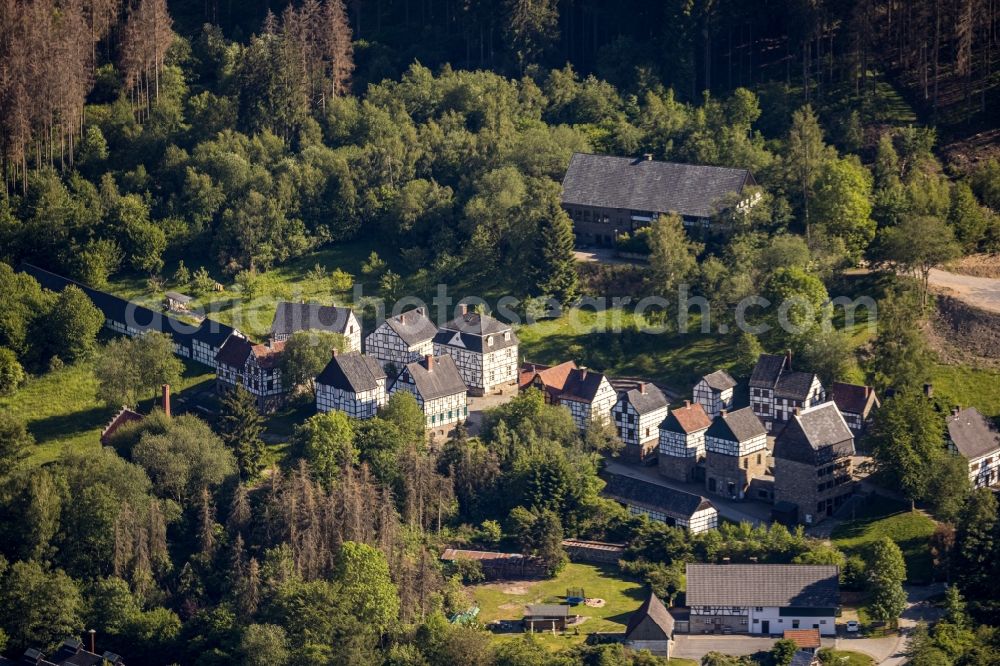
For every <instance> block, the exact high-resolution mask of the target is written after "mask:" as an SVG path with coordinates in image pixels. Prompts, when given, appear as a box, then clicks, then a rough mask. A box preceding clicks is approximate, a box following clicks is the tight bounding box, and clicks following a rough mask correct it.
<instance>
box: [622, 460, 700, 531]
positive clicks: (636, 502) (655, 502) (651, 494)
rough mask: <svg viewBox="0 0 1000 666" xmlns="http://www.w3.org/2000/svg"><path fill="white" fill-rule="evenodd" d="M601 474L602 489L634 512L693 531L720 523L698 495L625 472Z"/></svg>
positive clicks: (636, 514)
mask: <svg viewBox="0 0 1000 666" xmlns="http://www.w3.org/2000/svg"><path fill="white" fill-rule="evenodd" d="M602 477H603V478H604V479H605V481H606V482H607V485H606V486H605V487H604V490H603V491H602V492H603V493H604V494H605V495H607V496H608V497H610V498H611V499H613V500H615V501H616V502H619V503H621V504H623V505H625V507H626V508H627V509H628V511H629V513H631V514H632V515H634V516H648V517H649V519H650V520H656V521H659V522H662V523H666V524H667V525H671V526H675V527H684V528H686V529H688V530H690V531H691V532H694V533H698V532H704V531H706V530H710V529H714V528H716V527H718V525H719V513H718V511H717V510H716V508H715V506H714V505H713V504H712V503H711V502H710V501H709V500H707V499H705V498H704V497H702V496H700V495H695V494H692V493H688V492H685V491H683V490H677V489H676V488H671V487H669V486H664V485H660V484H659V483H656V482H654V481H648V480H646V479H641V478H636V477H632V476H626V475H624V474H617V473H607V474H606V475H605V474H602Z"/></svg>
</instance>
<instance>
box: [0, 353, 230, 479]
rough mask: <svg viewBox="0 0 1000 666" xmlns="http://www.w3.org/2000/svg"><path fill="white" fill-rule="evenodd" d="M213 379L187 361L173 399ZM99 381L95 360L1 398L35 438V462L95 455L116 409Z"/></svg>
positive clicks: (145, 407) (143, 407)
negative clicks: (100, 394) (100, 391)
mask: <svg viewBox="0 0 1000 666" xmlns="http://www.w3.org/2000/svg"><path fill="white" fill-rule="evenodd" d="M212 381H214V375H213V374H212V372H211V370H209V369H208V368H206V367H205V366H203V365H201V364H198V363H193V362H185V368H184V375H183V377H182V378H181V382H180V385H179V386H174V387H172V388H173V394H174V395H175V396H176V397H177V399H178V400H183V399H184V398H185V396H186V395H189V394H190V393H193V392H195V391H202V390H205V389H206V388H208V387H209V386H210V385H211V382H212ZM96 393H97V379H96V378H95V377H94V365H93V362H92V361H83V362H80V363H77V364H76V365H72V366H66V367H63V368H61V369H59V370H55V371H53V372H49V373H47V374H45V375H42V376H40V377H33V378H31V379H30V380H28V383H27V385H25V386H23V387H22V388H21V389H20V390H19V391H18V392H17V393H15V394H14V395H12V396H8V397H5V398H0V409H2V410H4V411H9V412H10V413H12V414H13V415H14V416H16V417H19V418H22V419H24V420H25V422H26V423H27V425H28V430H29V431H31V434H32V435H33V436H34V437H35V449H34V450H33V451H32V454H31V459H30V462H32V463H33V464H39V465H41V464H44V463H47V462H51V461H53V460H55V459H56V458H58V457H59V455H60V454H61V453H62V452H63V451H64V450H65V449H71V450H74V451H87V450H96V449H97V448H98V447H99V446H100V441H99V438H100V435H101V430H102V429H103V428H104V426H105V425H107V422H108V420H109V419H110V418H111V417H112V416H113V415H114V412H115V410H114V409H112V408H109V407H107V406H106V405H104V404H103V403H101V402H99V401H98V400H97V398H96ZM152 405H153V399H152V397H150V398H149V399H148V400H145V401H143V402H142V403H141V404H140V405H139V411H140V412H147V411H149V409H151V408H152Z"/></svg>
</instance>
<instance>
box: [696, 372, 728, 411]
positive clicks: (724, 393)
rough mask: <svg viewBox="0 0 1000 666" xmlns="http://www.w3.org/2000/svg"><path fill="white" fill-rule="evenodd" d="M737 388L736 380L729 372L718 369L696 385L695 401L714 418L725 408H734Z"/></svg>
mask: <svg viewBox="0 0 1000 666" xmlns="http://www.w3.org/2000/svg"><path fill="white" fill-rule="evenodd" d="M735 388H736V380H735V379H733V378H732V377H731V376H730V375H729V373H728V372H726V371H725V370H716V371H715V372H713V373H710V374H707V375H705V376H704V377H702V378H701V379H700V380H699V381H698V383H697V384H695V385H694V391H693V394H694V401H695V402H696V403H698V404H699V405H701V406H702V408H703V409H704V410H705V413H706V414H708V417H709V418H711V419H714V418H715V417H716V416H718V415H719V412H721V411H722V410H723V409H732V406H733V389H735Z"/></svg>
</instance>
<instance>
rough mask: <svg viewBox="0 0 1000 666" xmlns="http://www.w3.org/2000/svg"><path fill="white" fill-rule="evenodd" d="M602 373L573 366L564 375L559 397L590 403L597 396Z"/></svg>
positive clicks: (602, 376) (602, 377) (602, 378)
mask: <svg viewBox="0 0 1000 666" xmlns="http://www.w3.org/2000/svg"><path fill="white" fill-rule="evenodd" d="M603 380H604V375H603V374H601V373H600V372H594V371H593V370H588V369H587V368H573V369H572V370H570V371H569V374H568V375H567V376H566V383H565V384H564V385H563V390H562V392H561V393H560V394H559V398H560V399H564V400H575V401H577V402H586V403H591V402H593V401H594V398H595V397H597V391H598V389H600V388H601V382H602V381H603Z"/></svg>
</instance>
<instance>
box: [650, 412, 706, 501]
mask: <svg viewBox="0 0 1000 666" xmlns="http://www.w3.org/2000/svg"><path fill="white" fill-rule="evenodd" d="M711 425H712V419H710V418H708V414H706V413H705V409H704V407H702V406H701V405H700V404H698V403H694V404H692V403H691V401H690V400H685V401H684V406H683V407H678V408H676V409H671V410H669V412H668V414H667V417H666V418H665V419H663V422H662V423H660V427H659V431H660V437H659V465H658V467H659V470H660V474H662V475H663V476H665V477H667V478H670V479H674V480H675V481H682V482H685V483H687V482H691V481H694V476H695V468H696V467H697V466H698V463H699V462H701V460H702V459H703V458H704V457H705V433H706V432H708V428H709V426H711Z"/></svg>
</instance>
